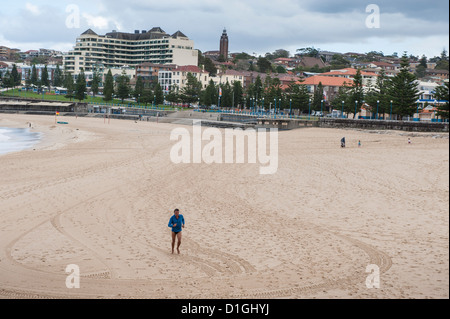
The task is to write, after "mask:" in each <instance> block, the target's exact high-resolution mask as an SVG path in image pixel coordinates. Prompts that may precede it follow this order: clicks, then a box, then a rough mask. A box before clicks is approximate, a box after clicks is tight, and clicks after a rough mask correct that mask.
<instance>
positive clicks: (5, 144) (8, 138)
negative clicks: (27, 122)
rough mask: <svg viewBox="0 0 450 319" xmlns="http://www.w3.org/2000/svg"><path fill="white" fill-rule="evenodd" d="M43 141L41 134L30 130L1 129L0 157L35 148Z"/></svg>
mask: <svg viewBox="0 0 450 319" xmlns="http://www.w3.org/2000/svg"><path fill="white" fill-rule="evenodd" d="M40 139H41V133H37V132H30V130H29V129H28V128H9V127H0V155H4V154H7V153H12V152H18V151H22V150H25V149H28V148H31V147H33V145H35V144H36V143H38V142H39V141H40Z"/></svg>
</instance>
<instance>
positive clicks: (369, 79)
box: [320, 68, 378, 86]
mask: <svg viewBox="0 0 450 319" xmlns="http://www.w3.org/2000/svg"><path fill="white" fill-rule="evenodd" d="M357 71H358V70H357V69H353V68H345V69H340V70H331V71H330V72H325V73H321V74H320V75H323V76H332V77H340V78H346V79H353V78H354V77H355V75H356V73H357ZM361 76H362V81H363V85H364V86H370V85H373V84H375V82H376V80H377V78H378V74H376V73H375V72H368V71H365V70H361Z"/></svg>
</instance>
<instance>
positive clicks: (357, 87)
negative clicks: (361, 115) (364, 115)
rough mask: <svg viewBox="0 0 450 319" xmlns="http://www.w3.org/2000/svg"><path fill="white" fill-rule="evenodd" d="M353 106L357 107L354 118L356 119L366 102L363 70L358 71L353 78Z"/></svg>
mask: <svg viewBox="0 0 450 319" xmlns="http://www.w3.org/2000/svg"><path fill="white" fill-rule="evenodd" d="M351 96H352V97H351V104H353V105H355V107H356V112H355V110H353V113H354V114H353V118H356V114H357V113H358V112H360V111H361V107H362V105H363V103H364V102H363V101H364V89H363V83H362V75H361V69H358V70H357V71H356V74H355V77H354V78H353V86H352V91H351Z"/></svg>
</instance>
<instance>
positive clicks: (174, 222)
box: [168, 208, 185, 254]
mask: <svg viewBox="0 0 450 319" xmlns="http://www.w3.org/2000/svg"><path fill="white" fill-rule="evenodd" d="M184 225H185V221H184V217H183V215H180V210H179V209H178V208H177V209H175V211H174V215H173V216H172V217H170V220H169V225H168V226H169V227H172V254H173V253H174V249H175V239H178V244H177V252H178V254H180V245H181V232H182V231H183V228H184Z"/></svg>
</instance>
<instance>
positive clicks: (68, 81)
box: [64, 72, 75, 99]
mask: <svg viewBox="0 0 450 319" xmlns="http://www.w3.org/2000/svg"><path fill="white" fill-rule="evenodd" d="M64 87H65V88H66V89H67V94H66V98H68V99H72V98H73V97H74V95H73V92H74V91H75V85H74V83H73V77H72V74H70V73H68V72H66V75H65V77H64Z"/></svg>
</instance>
